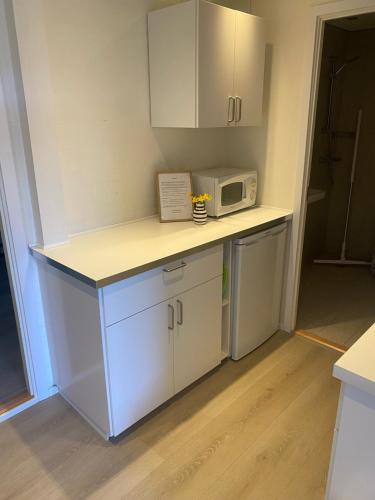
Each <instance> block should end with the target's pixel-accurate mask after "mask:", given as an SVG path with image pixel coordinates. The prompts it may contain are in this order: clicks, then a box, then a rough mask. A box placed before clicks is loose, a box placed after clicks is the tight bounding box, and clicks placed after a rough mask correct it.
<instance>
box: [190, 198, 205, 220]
mask: <svg viewBox="0 0 375 500" xmlns="http://www.w3.org/2000/svg"><path fill="white" fill-rule="evenodd" d="M193 221H194V222H195V224H198V225H199V226H202V225H203V224H206V223H207V210H206V204H205V202H204V201H198V202H197V203H194V208H193Z"/></svg>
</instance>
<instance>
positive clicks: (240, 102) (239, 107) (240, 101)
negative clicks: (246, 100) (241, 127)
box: [235, 96, 242, 123]
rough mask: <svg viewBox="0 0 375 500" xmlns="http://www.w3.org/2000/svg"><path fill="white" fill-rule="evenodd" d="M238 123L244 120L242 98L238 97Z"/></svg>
mask: <svg viewBox="0 0 375 500" xmlns="http://www.w3.org/2000/svg"><path fill="white" fill-rule="evenodd" d="M235 107H236V123H238V122H240V121H241V119H242V98H241V97H238V96H236V106H235Z"/></svg>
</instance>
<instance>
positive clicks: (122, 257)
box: [31, 207, 292, 288]
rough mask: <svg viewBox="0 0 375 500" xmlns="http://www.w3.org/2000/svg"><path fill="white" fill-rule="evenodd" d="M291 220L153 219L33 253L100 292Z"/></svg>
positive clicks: (278, 216)
mask: <svg viewBox="0 0 375 500" xmlns="http://www.w3.org/2000/svg"><path fill="white" fill-rule="evenodd" d="M291 217H292V212H291V211H290V210H283V209H279V208H270V207H255V208H251V209H249V210H245V211H242V212H239V213H237V214H232V215H228V216H226V217H223V218H221V219H219V220H212V219H210V220H209V222H208V223H207V224H206V225H204V226H197V225H196V224H194V223H193V222H192V221H189V222H171V223H163V224H161V223H160V222H159V219H158V218H157V217H150V218H148V219H144V220H141V221H136V222H132V223H128V224H122V225H120V226H115V227H111V228H107V229H102V230H99V231H94V232H90V233H86V234H81V235H78V236H74V237H73V238H72V239H71V240H70V241H69V242H68V243H65V244H62V245H59V246H56V247H52V248H47V249H43V248H38V247H33V248H31V251H32V253H33V255H34V256H36V257H37V258H39V259H41V260H44V261H46V262H48V263H49V264H50V265H52V266H54V267H56V268H58V269H60V270H62V271H64V272H66V273H68V274H70V275H72V276H74V277H76V278H77V279H80V280H81V281H84V282H85V283H87V284H89V285H90V286H93V287H95V288H101V287H103V286H106V285H109V284H111V283H114V282H116V281H119V280H121V279H124V278H127V277H129V276H132V275H134V274H137V273H140V272H143V271H145V270H147V269H150V268H151V267H156V266H158V265H162V264H164V263H165V262H167V261H168V260H172V259H173V258H176V259H178V258H181V257H182V256H183V255H186V254H187V253H189V252H191V251H192V250H197V249H202V248H204V247H207V246H210V245H212V244H213V243H220V242H222V241H225V240H229V239H231V238H234V237H238V236H243V235H244V234H246V233H249V232H255V231H257V230H262V229H263V228H266V227H268V226H270V225H272V224H274V223H275V222H277V221H280V222H281V221H283V220H288V219H290V218H291Z"/></svg>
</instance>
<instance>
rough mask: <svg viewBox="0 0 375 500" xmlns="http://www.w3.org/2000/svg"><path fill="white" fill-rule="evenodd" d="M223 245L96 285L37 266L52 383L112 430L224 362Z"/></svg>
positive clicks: (105, 432)
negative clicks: (114, 280)
mask: <svg viewBox="0 0 375 500" xmlns="http://www.w3.org/2000/svg"><path fill="white" fill-rule="evenodd" d="M222 266H223V246H222V245H217V246H215V247H213V248H210V249H207V250H203V251H200V252H197V253H195V254H192V255H189V256H188V257H186V258H184V259H182V260H181V259H179V260H178V261H175V262H172V263H170V264H168V265H165V266H162V267H159V268H156V269H152V270H151V271H147V272H144V273H142V274H140V275H137V276H134V277H132V278H128V279H126V280H123V281H120V282H118V283H116V284H114V285H109V286H107V287H105V288H104V289H99V290H95V289H93V288H90V287H89V286H87V285H85V284H83V283H81V282H80V281H78V280H77V279H75V278H72V277H70V276H68V275H66V274H64V273H62V272H61V271H58V270H56V269H53V268H51V267H49V266H45V265H43V266H41V274H42V280H43V293H44V301H45V305H46V308H45V310H46V318H47V329H48V333H49V341H50V348H51V351H52V359H53V365H54V376H55V382H56V385H57V386H58V388H59V390H60V392H61V394H62V395H63V396H64V397H66V399H67V400H68V401H69V402H70V403H71V404H72V405H73V406H74V408H76V409H77V410H78V411H79V412H80V413H81V415H82V416H84V417H85V418H86V419H87V420H88V421H89V422H90V423H91V424H92V425H93V426H94V427H95V429H97V430H98V432H100V433H101V434H102V435H103V436H104V437H106V438H109V437H111V436H117V435H118V434H120V433H121V432H123V431H124V430H126V429H127V428H129V427H130V426H131V425H133V424H134V423H135V422H137V421H138V420H140V419H141V418H142V417H144V416H145V415H147V414H148V413H150V412H151V411H152V410H154V409H155V408H157V407H158V406H160V405H161V404H162V403H164V402H165V401H167V400H168V399H170V398H171V397H172V396H173V395H174V394H176V393H177V392H179V391H181V390H182V389H184V388H185V387H187V386H188V385H189V384H191V383H192V382H194V381H195V380H197V379H198V378H200V377H201V376H202V375H204V374H205V373H207V372H208V371H210V370H211V369H212V368H214V367H215V366H217V365H218V364H220V362H221V314H222Z"/></svg>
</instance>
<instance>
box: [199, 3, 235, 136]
mask: <svg viewBox="0 0 375 500" xmlns="http://www.w3.org/2000/svg"><path fill="white" fill-rule="evenodd" d="M198 19H199V27H198V37H199V42H198V102H197V107H198V127H225V126H226V125H228V117H229V123H230V120H231V119H233V118H234V114H233V112H234V110H233V106H234V101H233V100H230V97H232V96H233V95H234V87H233V76H234V44H235V26H236V11H234V10H231V9H227V8H225V7H221V6H219V5H215V4H212V3H208V2H204V1H201V2H199V16H198ZM232 123H233V125H234V120H233V121H232Z"/></svg>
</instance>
